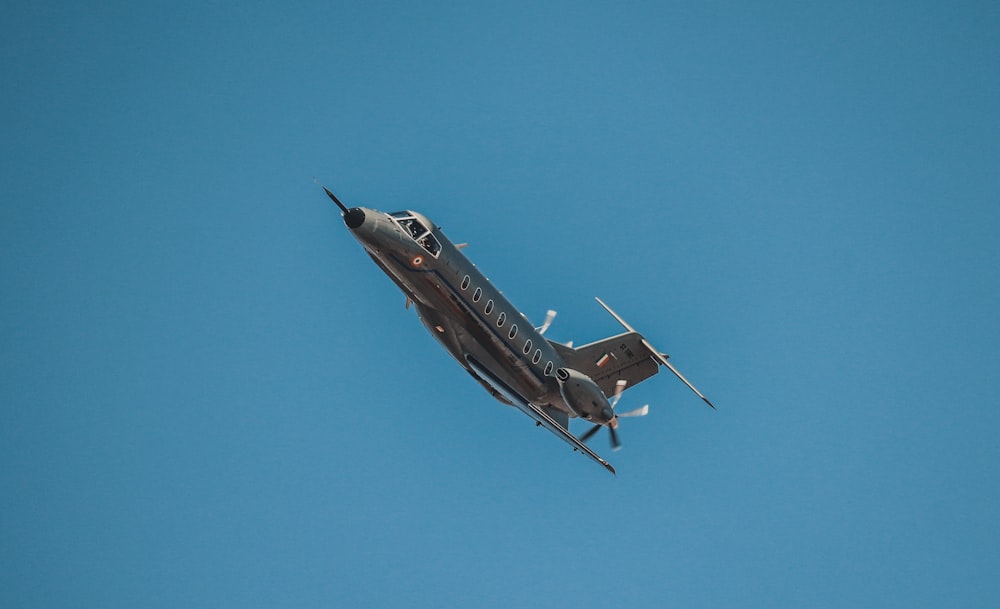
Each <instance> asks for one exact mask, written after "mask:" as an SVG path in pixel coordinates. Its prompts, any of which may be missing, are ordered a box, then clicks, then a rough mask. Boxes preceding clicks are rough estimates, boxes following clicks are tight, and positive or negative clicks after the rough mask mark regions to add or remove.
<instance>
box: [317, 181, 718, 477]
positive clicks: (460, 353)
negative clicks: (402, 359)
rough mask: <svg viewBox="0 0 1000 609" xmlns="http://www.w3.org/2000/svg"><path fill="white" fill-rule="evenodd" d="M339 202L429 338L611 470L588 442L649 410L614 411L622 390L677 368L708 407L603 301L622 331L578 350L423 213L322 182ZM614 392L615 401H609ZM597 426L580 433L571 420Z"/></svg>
mask: <svg viewBox="0 0 1000 609" xmlns="http://www.w3.org/2000/svg"><path fill="white" fill-rule="evenodd" d="M317 184H319V186H320V187H322V188H323V191H324V192H326V195H327V196H328V197H329V198H330V200H332V201H333V202H334V203H335V204H336V205H337V207H339V208H340V212H341V216H342V217H343V220H344V224H346V225H347V228H348V229H350V231H351V234H352V236H353V237H354V238H355V239H357V240H358V241H359V242H360V243H361V245H362V247H364V249H365V251H366V252H367V253H368V255H369V256H370V257H371V259H372V260H373V261H374V262H375V264H376V265H378V267H379V268H381V269H382V271H383V272H384V273H385V274H386V275H388V276H389V278H390V279H392V281H393V282H394V283H395V284H396V285H397V286H399V288H400V289H401V290H402V291H403V294H405V295H406V308H409V307H410V305H411V304H412V305H413V306H414V307H415V308H416V312H417V316H418V317H419V318H420V321H421V322H422V323H423V324H424V326H426V327H427V329H428V330H429V331H430V333H431V335H432V336H433V337H434V338H435V339H437V340H438V342H440V343H441V344H442V345H443V346H444V348H445V350H446V351H448V353H450V354H451V355H452V357H454V358H455V360H457V361H458V363H459V365H461V366H462V367H463V368H464V369H465V370H466V371H467V372H468V373H469V374H470V375H472V377H473V378H475V379H476V381H478V382H479V383H480V384H481V385H482V386H483V387H484V388H485V389H486V390H487V391H488V392H489V393H490V395H492V396H493V397H494V398H496V399H497V400H499V401H500V402H502V403H504V404H507V405H509V406H514V407H516V408H517V409H519V410H520V411H521V412H523V413H524V414H526V415H528V416H529V417H531V418H532V419H534V421H535V424H536V425H538V426H541V427H544V428H545V429H547V430H549V431H551V432H552V433H553V434H555V435H556V436H558V437H559V438H561V439H562V440H563V441H565V442H566V443H567V444H569V445H570V446H572V447H573V449H574V450H575V451H579V452H581V453H583V454H584V455H586V456H587V457H589V458H591V459H593V460H594V461H596V462H597V463H599V464H601V465H602V466H604V468H605V469H607V470H608V471H609V472H611V473H612V474H614V473H615V468H614V467H612V465H611V464H610V463H608V462H607V461H606V460H605V459H604V458H603V457H601V456H600V455H598V454H597V453H596V452H594V451H593V450H592V449H591V448H590V447H589V446H587V444H586V443H585V442H586V441H587V440H589V439H590V438H591V437H593V436H594V434H596V433H597V432H598V431H600V430H601V429H602V428H607V430H608V432H609V434H610V436H611V445H612V447H613V448H614V449H615V450H617V449H618V448H619V447H620V446H621V443H620V441H619V439H618V431H617V430H618V419H619V418H621V417H635V416H643V415H645V414H646V413H647V412H648V411H649V406H648V405H646V406H643V407H641V408H638V409H635V410H632V411H629V412H616V411H615V406H617V405H618V400H619V399H620V398H621V395H622V392H624V391H625V390H626V389H629V388H631V387H634V386H635V385H637V384H638V383H640V382H642V381H643V380H645V379H647V378H649V377H651V376H653V375H654V374H656V373H657V372H659V368H660V366H664V367H666V368H667V369H668V370H670V371H671V372H673V373H674V375H676V376H677V378H679V379H680V380H681V381H682V382H683V383H684V384H685V385H687V386H688V387H689V388H690V389H691V390H692V391H694V392H695V393H696V394H697V395H698V397H700V398H701V399H702V400H704V402H705V403H706V404H708V405H709V406H711V407H712V409H715V406H714V405H713V404H712V402H710V401H709V399H708V398H706V397H705V396H704V395H702V393H701V392H700V391H698V390H697V389H696V388H695V386H694V385H692V384H691V382H690V381H688V380H687V379H686V378H684V376H683V375H682V374H681V373H680V372H679V371H678V370H677V369H676V368H675V367H674V366H673V365H672V364H671V363H670V362H669V361H668V359H667V358H668V357H669V356H668V355H666V354H664V353H661V352H660V351H658V350H657V349H655V348H654V347H653V345H652V344H650V342H649V341H648V340H646V338H645V337H643V336H642V335H641V334H639V333H638V332H637V331H636V330H635V328H633V327H632V326H630V325H629V324H628V323H627V322H626V321H625V320H624V319H622V318H621V317H620V316H619V315H618V314H617V313H615V312H614V311H612V310H611V308H610V307H609V306H608V305H606V304H605V303H604V301H602V300H601V299H600V298H597V299H596V300H597V302H598V303H599V304H600V305H601V306H602V307H603V308H604V309H605V310H606V311H607V312H608V313H610V314H611V316H612V317H614V318H615V320H617V321H618V323H620V324H621V325H622V326H623V327H624V328H625V332H624V333H622V334H618V335H616V336H612V337H610V338H606V339H604V340H600V341H597V342H594V343H590V344H588V345H584V346H582V347H577V348H573V347H572V344H571V343H570V344H561V343H558V342H553V341H549V340H547V339H546V338H545V337H544V334H545V331H546V330H548V328H549V326H550V325H551V323H552V321H553V319H554V318H555V315H556V313H555V311H548V314H547V315H546V318H545V322H544V323H543V324H542V325H541V326H539V327H537V328H536V327H534V326H533V325H532V324H531V323H530V322H529V321H528V318H527V316H526V315H524V314H523V313H521V312H520V311H518V309H517V308H515V307H514V305H512V304H511V303H510V302H509V301H508V300H507V298H506V297H504V295H503V293H502V292H500V290H498V289H497V288H495V287H494V286H493V284H491V283H490V281H489V280H488V279H487V278H486V276H485V275H483V273H482V272H480V271H479V269H477V268H476V265H474V264H473V263H472V262H471V261H470V260H469V259H468V258H467V257H466V256H465V255H464V254H463V253H462V252H461V249H463V248H464V247H465V246H466V245H467V244H459V245H455V244H454V243H452V242H451V241H450V240H449V239H448V238H447V237H446V236H445V235H444V233H443V232H442V231H441V228H440V227H439V226H437V225H435V224H434V223H433V222H431V221H430V220H429V219H428V218H427V217H426V216H424V215H422V214H420V213H418V212H415V211H398V212H392V213H386V212H382V211H378V210H375V209H370V208H366V207H350V208H349V207H347V206H346V205H344V204H343V203H342V202H341V201H340V199H338V198H337V197H336V195H334V194H333V193H332V192H330V190H329V189H328V188H327V187H326V186H323V185H322V184H320V183H319V182H318V181H317ZM609 396H610V397H609ZM571 418H580V419H583V420H585V421H589V422H590V423H592V424H593V427H591V428H590V429H589V430H588V431H586V432H585V433H583V434H582V435H581V436H580V437H576V436H574V435H573V434H571V433H570V432H569V420H570V419H571Z"/></svg>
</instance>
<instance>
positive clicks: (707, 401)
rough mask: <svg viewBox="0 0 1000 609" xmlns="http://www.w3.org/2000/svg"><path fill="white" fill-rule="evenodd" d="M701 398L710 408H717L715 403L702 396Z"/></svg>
mask: <svg viewBox="0 0 1000 609" xmlns="http://www.w3.org/2000/svg"><path fill="white" fill-rule="evenodd" d="M701 399H703V400H705V403H706V404H708V405H709V406H711V407H712V410H718V408H716V407H715V404H713V403H712V402H711V401H710V400H709V399H708V398H706V397H704V396H702V398H701Z"/></svg>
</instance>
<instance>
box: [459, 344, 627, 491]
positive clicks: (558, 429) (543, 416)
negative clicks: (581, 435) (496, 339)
mask: <svg viewBox="0 0 1000 609" xmlns="http://www.w3.org/2000/svg"><path fill="white" fill-rule="evenodd" d="M466 360H467V361H468V362H469V366H471V368H472V370H473V371H474V372H475V373H476V376H477V377H479V378H481V379H482V380H483V381H485V382H486V383H488V384H489V385H490V386H492V387H494V388H495V389H496V390H497V391H498V392H499V393H500V394H502V395H503V396H504V397H505V398H507V400H508V401H510V403H512V404H513V405H514V406H515V407H517V409H518V410H520V411H521V412H523V413H524V414H526V415H528V416H529V417H531V418H532V419H534V420H535V422H536V423H538V425H540V426H541V427H544V428H545V429H548V430H549V431H551V432H552V433H554V434H555V435H557V436H559V437H560V438H562V440H563V441H564V442H566V443H567V444H569V445H570V446H572V447H573V450H575V451H579V452H582V453H583V454H585V455H587V456H588V457H590V458H591V459H593V460H594V461H596V462H597V463H600V464H601V465H603V466H604V469H606V470H608V471H609V472H611V473H612V474H615V473H616V472H615V468H614V467H612V466H611V464H610V463H608V462H607V461H605V460H604V459H602V458H601V456H600V455H598V454H597V453H595V452H594V451H593V450H591V449H590V447H588V446H587V445H586V444H584V443H583V442H581V441H580V440H578V439H577V437H576V436H574V435H573V434H571V433H570V432H569V429H567V428H566V427H563V426H562V425H561V424H560V423H559V422H558V421H557V420H556V419H555V418H554V417H553V416H551V415H550V414H549V413H547V412H545V408H543V407H541V406H537V405H535V404H532V403H531V402H529V401H527V400H525V399H524V398H523V397H521V396H520V395H518V393H517V392H515V391H513V390H512V389H511V388H510V387H508V386H507V385H506V383H504V382H503V381H501V380H500V379H498V378H497V377H496V376H495V375H494V374H493V373H491V372H490V371H489V370H488V369H487V368H486V367H484V366H483V365H482V364H481V363H479V361H478V360H476V358H475V357H473V356H471V355H467V356H466ZM566 422H567V423H568V422H569V420H568V417H567V421H566Z"/></svg>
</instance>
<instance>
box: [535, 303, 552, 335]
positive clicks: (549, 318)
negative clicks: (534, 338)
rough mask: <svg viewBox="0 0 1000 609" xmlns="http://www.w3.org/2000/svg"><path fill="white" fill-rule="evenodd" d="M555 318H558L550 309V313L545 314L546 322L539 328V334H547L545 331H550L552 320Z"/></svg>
mask: <svg viewBox="0 0 1000 609" xmlns="http://www.w3.org/2000/svg"><path fill="white" fill-rule="evenodd" d="M555 318H556V312H555V311H553V310H552V309H549V310H548V312H547V313H545V322H544V323H542V325H541V326H540V327H539V328H538V333H539V334H545V331H546V330H548V329H549V326H551V325H552V320H553V319H555Z"/></svg>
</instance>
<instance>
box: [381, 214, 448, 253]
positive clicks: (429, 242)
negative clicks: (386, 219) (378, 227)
mask: <svg viewBox="0 0 1000 609" xmlns="http://www.w3.org/2000/svg"><path fill="white" fill-rule="evenodd" d="M389 216H390V217H392V219H393V220H395V221H396V223H397V224H399V225H400V226H402V227H403V228H404V229H405V230H406V232H407V233H408V234H409V235H410V237H412V238H413V240H414V241H416V242H417V244H418V245H420V247H422V248H424V249H425V250H427V253H428V254H430V255H431V256H434V257H437V255H438V253H439V252H440V251H441V244H440V243H438V240H437V239H436V238H435V237H434V235H432V234H431V231H430V229H428V228H427V227H426V226H424V223H423V222H421V221H420V220H418V219H417V218H415V217H414V216H413V215H412V214H411V213H410V212H408V211H397V212H395V213H391V214H389Z"/></svg>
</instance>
